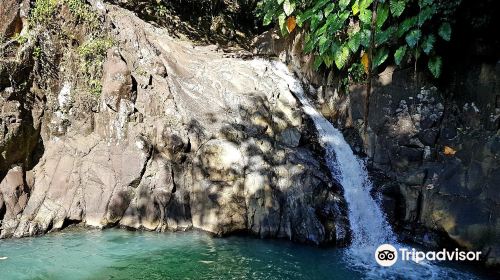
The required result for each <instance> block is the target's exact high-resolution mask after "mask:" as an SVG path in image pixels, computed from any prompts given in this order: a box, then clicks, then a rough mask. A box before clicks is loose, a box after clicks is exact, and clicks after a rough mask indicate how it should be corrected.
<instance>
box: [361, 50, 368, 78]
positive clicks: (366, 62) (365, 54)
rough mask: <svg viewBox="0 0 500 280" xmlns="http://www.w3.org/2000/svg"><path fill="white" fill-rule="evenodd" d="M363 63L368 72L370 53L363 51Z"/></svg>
mask: <svg viewBox="0 0 500 280" xmlns="http://www.w3.org/2000/svg"><path fill="white" fill-rule="evenodd" d="M361 64H363V67H364V69H365V73H366V74H368V53H366V52H365V53H363V55H362V56H361Z"/></svg>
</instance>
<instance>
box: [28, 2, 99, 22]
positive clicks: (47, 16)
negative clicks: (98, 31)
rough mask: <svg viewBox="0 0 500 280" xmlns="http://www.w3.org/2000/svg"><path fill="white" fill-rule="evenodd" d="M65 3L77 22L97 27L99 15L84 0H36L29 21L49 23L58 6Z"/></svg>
mask: <svg viewBox="0 0 500 280" xmlns="http://www.w3.org/2000/svg"><path fill="white" fill-rule="evenodd" d="M62 4H65V5H66V6H67V7H68V8H69V11H70V12H71V14H72V15H73V16H74V17H75V18H76V20H77V21H78V23H85V24H87V25H88V26H89V27H91V28H94V29H95V28H98V27H99V17H98V15H97V13H96V12H95V11H93V10H92V8H91V6H90V5H89V4H88V3H87V2H86V1H85V0H36V1H35V4H34V6H33V9H32V10H31V13H30V22H31V23H32V24H34V25H49V24H51V21H52V20H53V17H54V15H55V14H56V12H57V11H58V7H59V6H60V5H62Z"/></svg>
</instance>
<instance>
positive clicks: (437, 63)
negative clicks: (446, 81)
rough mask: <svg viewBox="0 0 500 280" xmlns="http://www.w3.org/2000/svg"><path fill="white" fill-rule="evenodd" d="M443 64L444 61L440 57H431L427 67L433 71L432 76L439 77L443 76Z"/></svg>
mask: <svg viewBox="0 0 500 280" xmlns="http://www.w3.org/2000/svg"><path fill="white" fill-rule="evenodd" d="M441 64H442V61H441V57H439V56H436V57H431V58H430V59H429V63H428V65H427V66H428V68H429V70H430V71H431V73H432V75H434V77H439V76H440V75H441Z"/></svg>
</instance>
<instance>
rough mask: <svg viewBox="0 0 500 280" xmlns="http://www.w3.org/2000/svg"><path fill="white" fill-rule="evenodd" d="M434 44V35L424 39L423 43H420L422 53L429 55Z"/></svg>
mask: <svg viewBox="0 0 500 280" xmlns="http://www.w3.org/2000/svg"><path fill="white" fill-rule="evenodd" d="M434 42H436V37H434V35H432V34H430V35H429V36H427V38H425V40H424V42H423V43H422V50H423V51H424V53H426V54H429V53H430V52H431V51H432V48H433V47H434Z"/></svg>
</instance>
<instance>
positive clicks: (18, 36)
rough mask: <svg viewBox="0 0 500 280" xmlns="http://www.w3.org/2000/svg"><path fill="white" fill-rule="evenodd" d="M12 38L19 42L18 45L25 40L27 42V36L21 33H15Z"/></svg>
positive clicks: (22, 43)
mask: <svg viewBox="0 0 500 280" xmlns="http://www.w3.org/2000/svg"><path fill="white" fill-rule="evenodd" d="M13 39H14V41H16V42H17V43H19V45H24V44H26V42H28V37H27V36H25V35H21V34H16V35H15V36H14V38H13Z"/></svg>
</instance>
